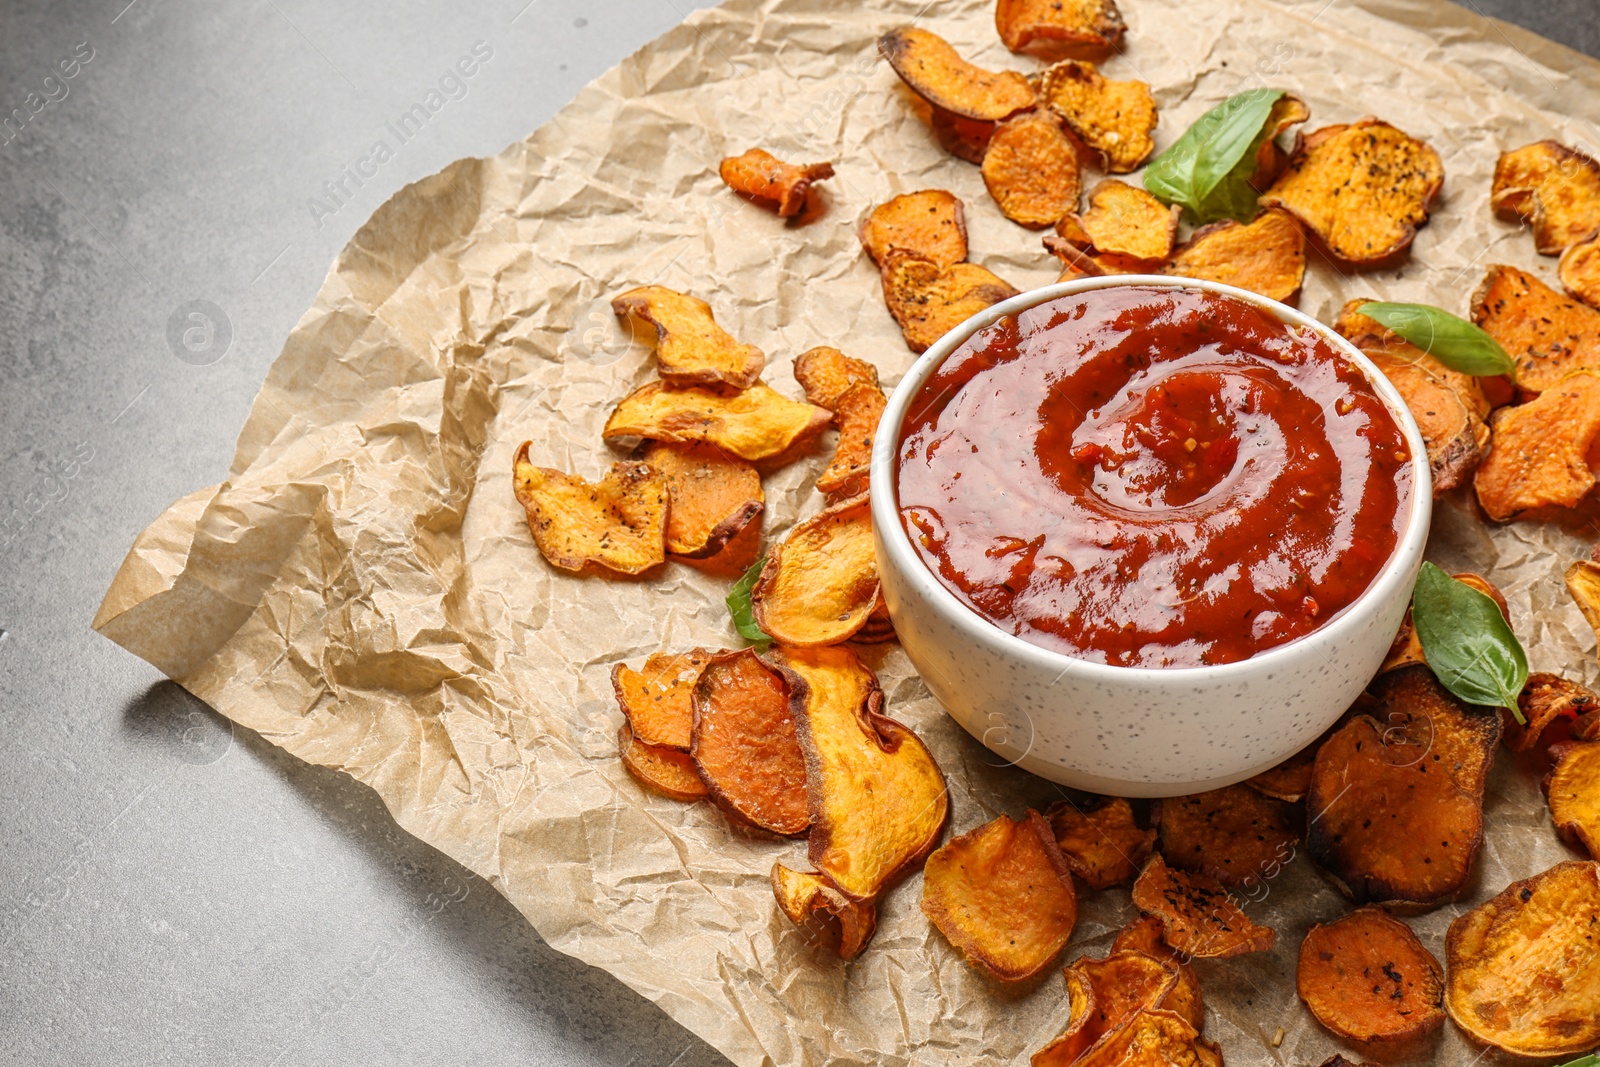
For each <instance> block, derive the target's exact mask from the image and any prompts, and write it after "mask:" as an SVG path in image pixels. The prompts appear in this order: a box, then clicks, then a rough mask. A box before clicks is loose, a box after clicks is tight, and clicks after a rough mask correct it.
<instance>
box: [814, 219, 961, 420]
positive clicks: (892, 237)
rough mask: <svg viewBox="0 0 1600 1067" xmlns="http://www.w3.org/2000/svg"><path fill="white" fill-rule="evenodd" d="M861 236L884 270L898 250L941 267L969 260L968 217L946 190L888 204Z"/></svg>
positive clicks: (863, 228)
mask: <svg viewBox="0 0 1600 1067" xmlns="http://www.w3.org/2000/svg"><path fill="white" fill-rule="evenodd" d="M858 236H859V237H860V238H861V247H863V248H865V249H866V250H867V255H869V256H871V257H872V262H874V263H876V264H878V265H880V266H882V264H883V262H884V261H885V260H886V259H888V257H889V253H890V252H893V251H896V250H899V251H902V252H910V253H912V254H913V255H917V256H920V257H922V258H923V259H926V260H928V261H929V262H931V263H933V264H934V265H935V266H939V267H948V266H951V265H952V264H955V263H960V262H962V261H963V260H965V259H966V258H967V217H966V213H965V212H964V211H963V209H962V207H961V201H960V200H959V199H957V198H956V196H955V194H954V193H948V192H946V191H945V190H943V189H923V190H922V191H920V192H915V193H902V194H901V195H899V196H897V197H895V198H894V199H893V200H886V201H884V202H883V203H881V204H879V205H878V206H877V207H875V208H873V209H872V213H871V214H870V215H868V216H867V217H866V218H865V219H862V220H861V229H860V231H859V234H858ZM841 391H842V390H841ZM812 403H814V404H815V403H820V401H817V400H813V401H812ZM823 406H824V407H826V406H827V405H823Z"/></svg>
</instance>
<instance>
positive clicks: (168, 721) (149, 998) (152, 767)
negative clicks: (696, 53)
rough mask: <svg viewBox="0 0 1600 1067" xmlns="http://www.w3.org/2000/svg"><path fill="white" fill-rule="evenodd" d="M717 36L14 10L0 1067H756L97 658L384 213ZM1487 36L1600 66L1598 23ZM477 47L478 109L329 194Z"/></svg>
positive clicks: (658, 27)
mask: <svg viewBox="0 0 1600 1067" xmlns="http://www.w3.org/2000/svg"><path fill="white" fill-rule="evenodd" d="M1334 2H1335V3H1342V2H1345V0H1334ZM124 5H126V6H124ZM696 6H704V4H703V3H697V2H695V0H607V3H605V4H591V3H584V2H581V0H533V2H532V3H528V2H527V0H485V2H482V3H478V4H472V5H448V4H441V3H432V4H429V3H424V2H422V0H391V2H389V3H379V2H377V0H361V2H359V3H344V4H339V5H331V4H318V3H314V2H312V0H264V2H242V3H220V4H212V3H202V2H200V0H134V2H133V3H131V4H128V3H127V0H109V2H104V0H95V2H85V0H54V2H50V0H6V2H5V3H4V4H3V5H0V116H4V115H5V114H7V113H9V112H11V110H12V109H14V108H22V109H24V111H25V112H26V108H27V101H28V94H29V93H30V92H38V93H39V94H40V97H41V98H44V97H45V96H46V95H47V93H48V95H49V96H53V97H56V98H57V99H54V100H52V101H51V102H49V103H48V104H46V105H45V106H44V107H43V109H42V110H41V111H40V112H39V113H38V114H37V115H34V116H33V117H32V118H31V119H30V120H29V121H28V122H27V123H26V125H25V126H24V128H23V129H22V131H21V133H20V134H18V135H16V136H14V137H12V136H10V131H8V132H7V133H5V134H0V141H4V143H0V322H3V323H4V325H5V327H6V328H5V331H4V334H3V337H0V364H3V376H0V412H3V415H0V459H3V466H0V560H3V564H0V630H3V631H4V632H3V634H0V741H3V743H4V753H5V758H4V760H3V762H0V1064H30V1065H31V1064H56V1063H61V1064H66V1063H71V1064H100V1063H119V1064H121V1063H155V1062H165V1063H180V1064H191V1063H192V1064H213V1063H220V1062H240V1063H252V1064H262V1065H270V1064H282V1065H289V1064H301V1063H306V1064H309V1063H322V1062H340V1063H351V1064H367V1063H392V1062H406V1063H462V1062H473V1061H477V1062H488V1063H510V1062H528V1063H559V1064H588V1063H596V1064H602V1063H603V1064H618V1065H622V1064H637V1065H639V1067H650V1065H667V1064H677V1065H679V1067H689V1065H692V1064H711V1063H719V1062H723V1061H722V1060H721V1058H720V1057H719V1056H718V1055H717V1054H716V1053H715V1052H713V1051H712V1050H710V1049H709V1048H707V1047H706V1046H705V1045H704V1044H703V1043H701V1042H700V1041H698V1040H696V1039H695V1038H693V1037H691V1036H690V1035H689V1034H688V1033H687V1032H685V1031H684V1030H682V1029H681V1028H680V1027H678V1026H677V1025H675V1024H673V1023H672V1022H670V1021H669V1020H667V1019H666V1017H665V1016H664V1015H662V1014H661V1013H660V1012H658V1011H657V1010H656V1009H655V1008H654V1007H652V1006H651V1005H650V1004H648V1003H647V1002H645V1001H644V1000H642V999H641V998H638V997H636V996H634V995H633V994H632V993H630V992H629V991H628V990H626V989H625V988H624V987H622V986H621V985H620V984H619V983H618V982H616V981H615V980H614V979H612V978H610V977H609V976H607V975H605V974H603V973H601V972H599V971H596V970H592V969H590V968H588V967H586V966H584V965H582V964H579V963H577V962H574V961H572V960H570V959H568V958H566V957H563V956H560V955H558V954H557V953H555V952H553V951H551V950H550V949H548V948H547V947H545V946H544V944H543V943H542V942H541V941H540V940H539V939H538V937H537V936H536V935H535V934H534V933H533V931H532V929H531V928H529V927H528V926H527V925H526V924H525V923H524V922H523V921H522V920H521V918H520V917H519V916H518V915H517V914H516V912H514V911H513V910H512V909H511V907H510V906H509V905H508V904H506V903H505V902H504V901H503V900H502V899H501V898H500V897H499V896H498V895H497V894H496V893H495V892H494V891H493V890H492V889H491V888H490V887H489V886H488V885H487V884H485V883H484V882H482V881H481V880H479V879H477V878H476V877H474V876H473V875H471V874H468V873H467V872H466V871H464V870H463V869H461V868H460V867H459V866H457V865H456V864H455V863H453V862H452V861H451V860H449V859H447V858H446V857H444V856H442V855H440V854H439V853H437V852H435V851H434V850H432V849H431V848H429V847H427V846H426V845H423V844H421V843H420V842H418V841H416V840H415V839H413V838H411V837H409V836H407V835H406V834H404V833H402V832H401V831H399V830H398V829H397V828H396V827H395V826H394V824H393V823H392V822H391V821H390V819H389V818H388V816H387V814H386V813H385V811H384V809H383V807H382V805H381V804H380V803H379V802H378V801H377V799H376V797H375V796H374V795H373V794H372V793H371V792H369V791H368V790H367V789H365V788H364V787H362V786H359V785H357V784H356V783H354V782H353V781H351V780H349V779H347V778H345V777H344V776H342V775H340V774H337V773H335V772H333V771H328V770H322V769H318V768H315V767H310V766H307V765H305V764H302V763H300V762H299V761H297V760H295V759H293V758H291V757H289V756H286V755H284V754H283V753H282V752H280V751H278V750H277V749H275V748H273V747H272V746H271V745H269V744H267V743H266V742H265V741H263V740H261V739H260V738H259V737H257V736H255V735H254V734H251V733H249V732H248V731H244V730H237V731H235V730H232V729H231V728H230V727H229V725H228V724H227V723H226V722H225V721H224V720H221V719H220V718H218V717H217V716H216V715H215V714H213V713H211V712H210V711H209V710H208V709H206V708H205V707H204V706H203V705H200V704H199V703H198V702H196V701H194V700H193V699H192V698H190V697H188V696H187V695H186V694H184V693H183V692H182V691H180V690H178V689H177V688H176V687H175V686H173V685H171V684H170V683H165V682H162V681H161V680H160V679H159V678H158V677H157V676H156V674H155V672H154V671H152V670H151V669H150V668H149V667H147V666H146V665H144V664H143V663H141V662H139V661H137V660H135V659H134V658H133V657H131V656H129V655H128V654H126V653H124V652H122V651H121V650H120V649H117V648H116V647H114V646H112V645H111V644H110V643H109V642H107V641H105V640H103V639H101V638H99V637H96V636H95V635H93V634H92V633H90V632H89V629H88V622H89V619H90V618H91V617H92V616H93V614H94V610H95V607H96V606H97V604H98V602H99V598H100V595H101V593H102V592H103V591H104V589H105V586H106V584H107V582H108V581H109V580H110V577H111V575H112V574H113V573H114V572H115V570H116V567H117V565H118V563H119V562H120V561H121V559H122V556H123V553H124V552H125V551H126V550H127V547H128V545H129V543H130V541H131V539H132V538H133V536H134V534H136V533H137V532H138V531H139V530H140V529H141V528H143V527H144V525H145V524H146V523H148V522H149V521H150V520H151V519H152V518H154V517H155V516H156V515H157V514H158V513H159V512H160V511H161V510H162V509H163V508H164V507H165V506H166V505H167V504H169V503H170V502H171V501H172V500H174V499H176V498H177V497H179V496H181V495H183V494H185V493H187V492H189V491H191V490H193V489H195V488H197V487H199V486H203V485H207V484H210V483H212V482H215V481H217V480H218V479H219V478H221V477H223V475H224V474H225V473H226V470H227V466H228V461H229V459H230V457H231V455H232V451H233V442H234V437H235V435H236V433H237V432H238V429H239V426H240V425H241V424H242V422H243V420H244V417H245V414H246V412H247V410H248V408H249V405H250V401H251V399H252V397H253V396H254V394H255V391H256V389H257V387H258V386H259V384H260V382H261V380H262V377H263V376H264V375H265V373H266V369H267V366H268V365H269V363H270V362H271V360H272V358H273V356H274V355H275V354H276V353H277V351H278V348H279V346H280V345H281V343H282V341H283V338H284V336H285V335H286V334H287V333H288V331H289V329H290V328H291V327H292V326H293V325H294V323H295V321H296V319H297V318H298V317H299V315H300V313H301V312H302V311H303V310H304V309H305V308H306V307H307V306H309V304H310V302H311V299H312V297H313V296H314V294H315V292H316V290H317V287H318V286H319V284H320V283H321V281H322V277H323V274H324V273H325V271H326V269H327V266H328V264H329V263H331V262H332V260H333V257H334V255H335V254H336V253H337V252H338V250H339V248H340V247H341V246H342V245H343V244H344V242H345V241H346V240H347V239H348V237H349V236H350V234H351V233H352V232H353V231H354V230H355V228H356V227H357V226H358V225H359V224H360V223H361V222H362V221H363V220H364V219H365V218H366V217H367V216H368V215H369V214H370V213H371V211H372V210H373V209H374V208H375V207H377V206H378V204H380V203H381V202H382V201H383V200H384V199H385V198H386V197H387V196H388V195H389V194H390V193H391V192H393V191H394V190H395V189H397V188H399V187H400V186H401V185H402V184H404V183H405V182H408V181H411V180H414V179H416V178H420V177H422V176H424V175H427V174H430V173H432V172H433V171H435V170H437V169H439V168H440V167H442V166H444V165H445V164H446V163H448V162H450V161H451V160H453V159H456V158H458V157H461V156H466V155H483V154H489V153H493V152H495V151H497V150H498V149H499V148H501V147H502V146H503V145H504V144H506V143H508V142H510V141H513V140H516V139H518V138H520V137H522V136H524V135H526V134H527V133H528V131H530V130H531V129H533V127H535V126H536V125H538V124H539V123H540V122H542V121H544V120H545V119H546V118H548V117H549V116H550V115H551V114H553V113H554V112H555V111H556V109H557V108H559V107H560V106H561V105H562V104H563V103H564V102H566V101H567V100H568V99H569V98H571V97H572V96H573V95H574V94H575V93H576V92H577V90H578V89H579V87H581V86H582V85H583V84H584V83H585V82H587V81H589V80H590V79H592V78H593V77H595V76H597V75H598V74H599V73H601V71H603V70H604V69H605V68H607V67H609V66H610V65H612V64H613V63H615V62H616V61H617V60H619V59H620V58H622V57H623V56H624V55H625V54H627V53H628V52H630V51H631V50H632V49H634V48H636V47H637V46H639V45H641V44H643V43H645V42H646V41H648V40H649V39H651V38H653V37H655V36H657V35H658V34H660V33H661V32H663V31H665V30H666V29H667V28H669V27H670V26H672V25H674V24H675V23H677V22H678V21H680V20H681V19H682V18H683V17H684V16H685V15H686V14H687V12H688V11H689V9H690V8H691V7H696ZM1467 6H1469V7H1473V8H1476V9H1477V10H1479V11H1482V12H1483V13H1485V14H1492V15H1496V16H1499V17H1503V18H1507V19H1511V20H1513V21H1521V22H1523V23H1524V24H1525V25H1527V26H1528V27H1529V28H1531V29H1534V30H1536V31H1539V32H1542V33H1544V34H1546V35H1548V36H1551V37H1554V38H1555V39H1557V40H1560V41H1563V42H1564V43H1566V44H1569V45H1572V46H1573V47H1577V48H1581V49H1584V50H1587V51H1589V52H1591V53H1597V52H1600V8H1597V6H1596V4H1595V2H1594V0H1468V3H1467ZM480 41H481V42H484V43H486V44H487V46H488V47H489V48H490V49H492V57H491V58H490V59H489V60H488V61H487V62H486V63H483V64H482V65H481V68H480V69H478V70H477V71H476V73H475V74H474V75H473V76H472V77H471V78H470V79H465V80H464V81H463V82H462V83H461V86H460V87H459V88H457V87H456V86H455V85H453V84H452V85H447V86H446V90H447V92H448V93H449V94H450V95H452V96H454V97H456V98H454V99H450V100H448V102H447V103H446V104H445V106H443V107H442V108H440V109H439V111H438V112H437V114H435V115H434V116H433V117H432V119H431V120H430V121H429V122H428V124H427V125H426V126H425V127H424V128H423V129H422V130H421V131H420V132H419V133H418V134H417V135H416V136H415V137H414V138H412V139H411V140H409V141H408V142H407V143H406V144H404V145H403V146H398V147H397V150H396V151H395V153H394V157H393V158H392V159H391V160H389V161H388V162H386V163H384V164H383V165H382V166H381V167H379V168H377V171H376V174H375V175H372V176H370V177H367V178H363V179H362V183H361V184H360V185H359V186H357V185H356V184H355V182H354V181H352V180H350V179H346V180H345V189H344V191H343V192H342V193H340V194H339V196H338V198H337V201H336V200H335V199H333V198H332V197H330V195H329V194H328V191H327V189H326V188H325V184H324V183H328V182H334V181H337V180H339V178H340V176H341V173H342V172H343V171H344V170H345V168H347V167H354V166H356V165H357V163H358V161H359V160H360V159H362V158H363V157H365V156H367V155H368V153H369V151H370V149H371V147H372V144H373V142H374V141H376V140H377V139H379V138H380V137H384V136H385V128H386V124H387V123H388V122H389V121H391V120H392V119H394V118H396V117H397V116H398V115H399V114H400V113H401V112H403V111H405V110H407V109H408V108H409V107H410V106H411V105H412V104H413V103H415V102H417V101H418V100H420V99H421V98H422V97H423V95H424V94H425V93H427V91H428V90H429V89H432V88H435V87H436V86H437V85H438V84H439V80H440V77H441V75H443V74H444V73H445V72H446V70H447V68H449V67H450V66H451V65H453V64H454V63H455V61H456V60H457V59H458V58H459V57H461V56H463V55H466V54H468V53H469V52H470V51H471V50H472V48H473V46H474V44H475V43H477V42H480ZM80 44H81V45H83V47H80ZM89 49H92V58H89V59H88V60H87V61H86V62H84V61H81V58H80V62H79V63H78V67H77V70H76V73H75V75H74V76H73V77H72V78H70V79H67V80H64V81H63V80H60V78H59V69H58V64H60V63H61V62H62V61H64V60H65V61H69V64H70V61H71V60H72V58H73V57H74V54H75V53H76V54H77V55H78V56H79V57H81V56H83V55H86V54H88V50H89ZM51 75H55V76H56V80H53V81H52V82H50V83H49V84H46V82H45V78H46V77H47V76H51ZM463 90H464V95H463ZM63 91H64V93H65V95H63ZM391 146H392V147H394V146H393V142H392V138H391ZM370 169H371V168H370V167H369V170H370ZM312 198H318V199H319V201H320V203H321V205H322V206H321V209H320V210H316V211H313V210H312V208H311V205H310V201H311V200H312ZM195 301H205V302H207V305H196V304H194V303H193V302H195ZM208 306H209V308H210V310H209V317H210V319H211V320H212V321H213V323H214V324H221V325H214V326H213V327H212V328H211V329H210V331H209V332H208V330H207V327H206V320H205V319H198V320H197V319H190V318H189V317H188V316H189V313H190V312H191V311H194V310H197V309H198V310H201V311H202V312H204V311H206V310H207V307H208ZM219 311H220V315H219V314H218V312H219ZM169 335H170V340H169Z"/></svg>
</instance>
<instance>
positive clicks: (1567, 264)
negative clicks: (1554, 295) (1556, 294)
mask: <svg viewBox="0 0 1600 1067" xmlns="http://www.w3.org/2000/svg"><path fill="white" fill-rule="evenodd" d="M1559 273H1560V275H1561V286H1562V288H1564V289H1565V290H1566V291H1567V293H1568V295H1570V296H1575V297H1577V298H1578V299H1579V300H1582V301H1583V302H1584V303H1585V304H1588V305H1589V306H1591V307H1595V306H1600V237H1597V238H1590V239H1589V240H1587V241H1579V242H1578V243H1577V244H1575V245H1573V246H1572V247H1571V248H1569V249H1567V250H1566V251H1565V252H1563V253H1561V267H1560V272H1559Z"/></svg>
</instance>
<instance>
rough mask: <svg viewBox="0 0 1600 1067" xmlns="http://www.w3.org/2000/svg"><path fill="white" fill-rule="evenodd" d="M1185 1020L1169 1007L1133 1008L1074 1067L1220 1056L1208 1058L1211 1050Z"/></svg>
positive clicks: (1193, 1063)
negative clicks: (1132, 1011) (1138, 1009)
mask: <svg viewBox="0 0 1600 1067" xmlns="http://www.w3.org/2000/svg"><path fill="white" fill-rule="evenodd" d="M1204 1047H1205V1046H1204V1042H1203V1041H1202V1040H1201V1038H1200V1035H1199V1034H1198V1033H1196V1031H1195V1028H1194V1027H1193V1026H1191V1025H1189V1022H1188V1020H1186V1019H1184V1018H1182V1017H1181V1016H1179V1015H1178V1014H1177V1013H1176V1012H1170V1011H1159V1010H1158V1011H1140V1012H1136V1013H1135V1014H1134V1015H1133V1017H1132V1018H1130V1019H1129V1020H1128V1021H1127V1022H1126V1023H1124V1024H1122V1025H1121V1026H1119V1027H1117V1028H1116V1029H1115V1030H1113V1031H1112V1032H1111V1033H1109V1034H1107V1035H1106V1036H1105V1037H1103V1038H1101V1039H1100V1041H1098V1042H1096V1044H1095V1046H1094V1047H1093V1048H1091V1049H1090V1050H1089V1051H1088V1052H1086V1053H1084V1054H1083V1057H1082V1058H1081V1059H1079V1060H1078V1061H1077V1067H1132V1065H1137V1064H1149V1065H1150V1067H1209V1065H1210V1064H1213V1063H1219V1062H1220V1056H1219V1057H1217V1058H1216V1059H1212V1058H1210V1055H1211V1054H1212V1050H1210V1049H1206V1050H1205V1051H1202V1049H1203V1048H1204Z"/></svg>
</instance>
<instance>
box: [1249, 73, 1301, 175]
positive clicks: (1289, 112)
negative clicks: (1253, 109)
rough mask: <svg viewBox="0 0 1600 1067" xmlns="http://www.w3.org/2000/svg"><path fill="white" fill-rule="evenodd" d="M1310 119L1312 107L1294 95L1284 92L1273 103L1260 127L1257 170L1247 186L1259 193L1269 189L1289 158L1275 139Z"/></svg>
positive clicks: (1286, 164)
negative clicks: (1262, 130)
mask: <svg viewBox="0 0 1600 1067" xmlns="http://www.w3.org/2000/svg"><path fill="white" fill-rule="evenodd" d="M1309 118H1311V106H1310V105H1309V104H1307V103H1306V102H1305V101H1304V100H1302V99H1301V98H1300V97H1298V96H1296V95H1294V94H1293V93H1284V94H1283V95H1282V96H1280V97H1278V99H1277V100H1276V101H1275V102H1274V103H1273V105H1272V110H1271V111H1269V112H1268V113H1267V121H1266V122H1265V123H1264V124H1263V125H1264V128H1265V133H1266V139H1265V140H1263V141H1262V142H1261V147H1260V148H1258V149H1256V170H1255V173H1254V174H1252V175H1250V187H1251V188H1252V189H1254V190H1255V191H1256V192H1258V193H1264V192H1266V191H1267V190H1268V189H1270V188H1272V183H1273V182H1275V181H1277V180H1278V177H1279V175H1281V174H1282V173H1283V171H1284V168H1285V167H1287V166H1288V165H1289V160H1290V159H1291V158H1292V157H1291V156H1290V155H1289V153H1288V152H1285V151H1284V150H1283V148H1282V147H1281V146H1280V145H1279V144H1278V139H1279V138H1280V137H1282V136H1283V135H1284V134H1285V133H1287V132H1289V130H1290V128H1292V127H1294V126H1298V125H1300V124H1301V123H1302V122H1305V121H1306V120H1307V119H1309Z"/></svg>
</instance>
